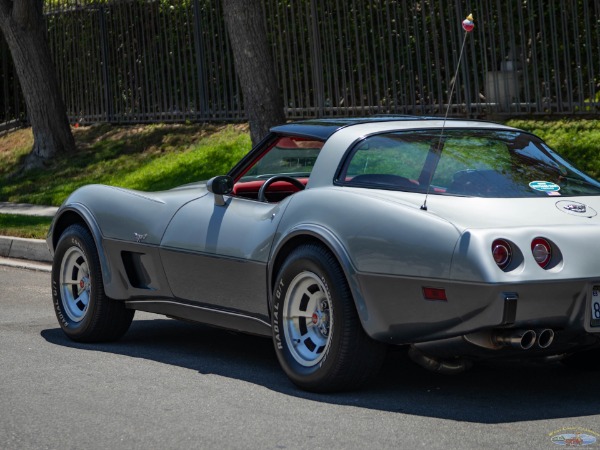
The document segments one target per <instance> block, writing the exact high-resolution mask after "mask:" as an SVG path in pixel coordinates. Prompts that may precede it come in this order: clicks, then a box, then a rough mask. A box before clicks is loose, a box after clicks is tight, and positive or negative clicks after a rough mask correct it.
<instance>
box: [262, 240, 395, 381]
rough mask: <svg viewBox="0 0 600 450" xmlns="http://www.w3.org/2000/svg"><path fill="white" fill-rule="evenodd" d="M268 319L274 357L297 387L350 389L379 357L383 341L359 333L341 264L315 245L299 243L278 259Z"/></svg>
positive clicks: (377, 364)
mask: <svg viewBox="0 0 600 450" xmlns="http://www.w3.org/2000/svg"><path fill="white" fill-rule="evenodd" d="M272 321H273V341H274V344H275V349H276V352H277V357H278V359H279V362H280V364H281V366H282V367H283V369H284V371H285V372H286V374H287V375H288V376H289V378H290V379H291V380H292V381H293V382H294V383H295V384H296V385H297V386H299V387H301V388H302V389H306V390H309V391H315V392H332V391H342V390H349V389H355V388H357V387H359V386H361V385H362V384H364V383H365V382H366V381H367V380H369V378H371V377H372V376H373V375H375V374H376V373H377V372H378V371H379V368H380V367H381V364H382V362H383V358H384V356H385V350H386V347H385V345H384V344H381V343H379V342H376V341H374V340H372V339H371V338H369V337H368V336H367V335H366V334H365V332H364V330H363V328H362V325H361V323H360V319H359V317H358V314H357V312H356V308H355V306H354V301H353V299H352V295H351V293H350V289H349V287H348V283H347V281H346V279H345V276H344V273H343V271H342V269H341V268H340V266H339V264H338V262H337V260H336V259H335V257H334V256H333V255H332V254H331V253H330V252H329V251H328V250H327V249H326V248H324V247H322V246H320V245H314V244H308V245H303V246H300V247H298V248H297V249H295V250H294V251H293V252H292V253H291V254H290V255H289V256H288V258H287V259H286V261H285V262H284V264H283V266H282V268H281V270H280V271H279V274H278V276H277V280H276V284H275V292H274V294H273V307H272Z"/></svg>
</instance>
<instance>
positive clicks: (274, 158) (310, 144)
mask: <svg viewBox="0 0 600 450" xmlns="http://www.w3.org/2000/svg"><path fill="white" fill-rule="evenodd" d="M322 147H323V142H321V141H316V140H311V139H304V138H298V137H288V136H285V137H281V138H279V139H278V140H277V141H276V142H275V143H274V144H273V145H272V146H271V147H270V148H269V149H268V151H267V152H265V153H264V154H263V155H262V156H261V157H260V159H258V161H257V162H256V163H255V164H254V165H253V166H252V167H250V169H248V171H246V173H245V174H244V176H243V177H242V178H241V179H240V180H239V181H242V182H246V181H253V180H259V179H266V178H270V177H272V176H273V175H286V176H291V177H308V176H309V175H310V173H311V172H312V169H313V166H314V165H315V161H316V160H317V156H319V152H320V151H321V148H322Z"/></svg>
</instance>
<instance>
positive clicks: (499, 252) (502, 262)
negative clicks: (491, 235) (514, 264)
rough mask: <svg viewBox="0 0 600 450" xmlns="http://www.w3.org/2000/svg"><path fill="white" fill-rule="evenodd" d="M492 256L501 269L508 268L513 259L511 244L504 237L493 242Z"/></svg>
mask: <svg viewBox="0 0 600 450" xmlns="http://www.w3.org/2000/svg"><path fill="white" fill-rule="evenodd" d="M492 256H493V257H494V261H496V264H498V267H500V268H501V269H506V268H507V267H508V265H509V264H510V261H511V259H512V251H511V248H510V244H509V243H508V242H506V241H505V240H504V239H496V240H495V241H494V242H493V243H492Z"/></svg>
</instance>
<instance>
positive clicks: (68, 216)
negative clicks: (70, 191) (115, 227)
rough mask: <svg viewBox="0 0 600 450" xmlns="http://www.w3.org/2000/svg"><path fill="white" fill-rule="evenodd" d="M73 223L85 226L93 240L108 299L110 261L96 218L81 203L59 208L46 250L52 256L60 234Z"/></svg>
mask: <svg viewBox="0 0 600 450" xmlns="http://www.w3.org/2000/svg"><path fill="white" fill-rule="evenodd" d="M74 215H76V216H77V217H78V218H77V219H76V218H75V217H74ZM74 223H82V224H83V225H85V226H86V227H87V229H88V230H89V231H90V234H91V235H92V239H94V244H95V245H96V249H97V251H98V257H99V259H100V267H101V270H102V281H103V283H104V289H105V292H106V295H108V296H109V297H110V296H111V295H110V294H111V293H110V286H111V285H112V284H111V281H112V278H113V270H112V267H111V264H110V260H109V258H108V257H107V255H106V252H105V251H104V246H103V245H102V243H103V241H104V238H103V236H102V231H101V230H100V226H99V225H98V222H97V221H96V218H95V217H94V215H93V214H92V212H91V211H90V210H89V209H88V208H87V207H86V206H85V205H83V204H82V203H70V204H68V205H63V206H61V207H60V209H59V211H58V212H57V213H56V215H55V216H54V220H53V221H52V225H51V227H50V231H49V233H48V238H47V240H46V242H47V244H48V248H49V249H50V252H51V253H52V255H53V256H54V250H55V249H56V244H57V243H58V240H59V239H60V236H61V234H62V233H63V231H64V230H65V229H66V228H67V227H69V226H70V225H72V224H74Z"/></svg>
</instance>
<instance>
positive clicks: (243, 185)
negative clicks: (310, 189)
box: [233, 177, 308, 197]
mask: <svg viewBox="0 0 600 450" xmlns="http://www.w3.org/2000/svg"><path fill="white" fill-rule="evenodd" d="M265 181H266V180H255V181H245V182H238V183H236V184H235V186H234V187H233V194H234V195H240V196H242V197H256V196H257V195H258V190H259V189H260V187H261V186H262V185H263V184H264V182H265ZM298 181H300V182H301V183H302V184H303V185H304V186H306V183H308V177H305V178H298ZM298 191H299V189H298V188H297V187H296V186H294V185H293V184H291V183H288V182H286V181H276V182H275V183H273V184H272V185H271V186H269V189H268V192H270V193H273V192H279V193H286V194H293V193H294V192H298Z"/></svg>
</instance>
